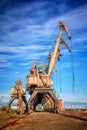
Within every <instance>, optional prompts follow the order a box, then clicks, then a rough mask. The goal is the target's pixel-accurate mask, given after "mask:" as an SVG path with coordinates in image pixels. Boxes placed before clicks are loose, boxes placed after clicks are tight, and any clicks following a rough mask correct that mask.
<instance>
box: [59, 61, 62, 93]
mask: <svg viewBox="0 0 87 130" xmlns="http://www.w3.org/2000/svg"><path fill="white" fill-rule="evenodd" d="M59 80H60V93H62V83H61V65H60V59H59Z"/></svg>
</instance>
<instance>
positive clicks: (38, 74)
mask: <svg viewBox="0 0 87 130" xmlns="http://www.w3.org/2000/svg"><path fill="white" fill-rule="evenodd" d="M59 24H60V28H59V34H58V37H57V40H56V43H55V46H54V49H53V50H52V52H51V53H50V54H49V58H48V63H47V65H46V67H45V69H43V68H42V67H41V66H38V65H37V63H36V61H35V62H34V65H33V67H32V68H31V69H30V73H31V75H28V76H27V85H26V87H27V90H28V91H29V93H30V94H32V92H33V91H34V89H35V88H36V87H39V88H43V87H45V88H50V87H51V86H52V85H53V81H52V80H51V76H52V73H53V70H54V67H55V64H56V61H57V59H58V58H59V57H60V56H61V54H60V50H61V48H62V45H63V44H65V46H66V47H67V49H68V50H69V52H71V49H70V48H69V47H68V44H67V43H66V41H65V39H64V38H62V32H63V30H65V32H66V34H67V36H68V38H69V39H71V35H70V33H69V31H68V28H67V26H66V24H65V23H64V22H63V21H59Z"/></svg>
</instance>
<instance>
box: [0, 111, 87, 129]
mask: <svg viewBox="0 0 87 130" xmlns="http://www.w3.org/2000/svg"><path fill="white" fill-rule="evenodd" d="M67 113H71V115H73V114H74V115H75V114H76V113H77V112H65V114H67ZM63 114H64V112H63ZM82 114H83V117H85V119H87V113H86V112H85V113H82ZM82 114H81V112H80V115H81V116H82ZM1 115H3V114H2V113H0V129H3V130H87V121H86V120H85V121H83V120H79V119H76V118H72V117H70V116H65V115H60V114H53V113H46V112H34V113H31V114H25V115H20V116H19V115H17V114H15V113H13V114H6V113H5V112H4V115H5V116H3V118H1ZM76 115H77V114H76ZM76 115H75V116H76ZM78 115H79V113H78Z"/></svg>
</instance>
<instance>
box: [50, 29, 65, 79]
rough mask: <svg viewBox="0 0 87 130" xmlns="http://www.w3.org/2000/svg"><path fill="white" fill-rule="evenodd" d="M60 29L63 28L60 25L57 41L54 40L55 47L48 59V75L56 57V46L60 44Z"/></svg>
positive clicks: (51, 70)
mask: <svg viewBox="0 0 87 130" xmlns="http://www.w3.org/2000/svg"><path fill="white" fill-rule="evenodd" d="M62 30H63V28H62V27H60V30H59V34H58V38H57V41H56V45H55V48H54V50H53V52H52V55H51V59H50V63H49V69H48V75H49V77H51V75H52V72H53V69H54V66H55V63H56V60H57V58H58V57H57V54H58V47H59V44H60V38H61V35H62Z"/></svg>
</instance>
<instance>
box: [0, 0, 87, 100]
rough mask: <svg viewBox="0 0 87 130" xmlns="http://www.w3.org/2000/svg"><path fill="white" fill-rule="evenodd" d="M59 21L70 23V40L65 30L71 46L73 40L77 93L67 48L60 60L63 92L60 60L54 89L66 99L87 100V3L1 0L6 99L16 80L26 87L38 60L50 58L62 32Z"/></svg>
mask: <svg viewBox="0 0 87 130" xmlns="http://www.w3.org/2000/svg"><path fill="white" fill-rule="evenodd" d="M59 20H63V21H64V22H65V23H66V24H67V26H68V28H69V31H70V33H71V35H72V41H69V40H68V38H67V36H66V34H65V32H64V33H63V37H64V38H65V39H66V41H67V43H68V45H69V46H71V42H72V51H73V61H74V74H75V89H74V91H75V92H74V93H73V92H72V71H71V70H72V68H71V59H70V53H68V50H67V49H66V48H65V47H63V49H62V50H61V53H62V54H63V57H62V58H61V61H60V64H61V86H62V92H61V93H60V80H59V63H58V62H57V64H56V67H55V70H56V71H54V74H53V76H52V80H53V81H54V86H53V87H52V88H53V89H54V90H55V92H56V95H57V96H58V95H60V96H61V97H62V98H63V99H64V101H85V102H87V69H86V66H87V45H86V42H87V3H86V1H82V0H81V1H80V0H76V1H73V0H66V1H65V0H53V1H50V0H46V1H45V0H30V1H29V0H0V96H2V95H3V96H4V97H5V99H4V100H8V98H9V95H10V89H11V88H12V87H13V86H14V83H15V81H16V79H18V78H20V79H21V80H22V82H23V86H24V87H26V76H27V75H28V74H29V68H31V67H32V65H33V62H34V60H43V61H44V60H46V58H47V56H48V53H49V51H50V50H51V48H52V46H53V45H54V43H55V40H56V37H57V34H58V31H59V23H58V21H59ZM39 63H40V61H39V62H38V64H39ZM27 95H28V92H27Z"/></svg>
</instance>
